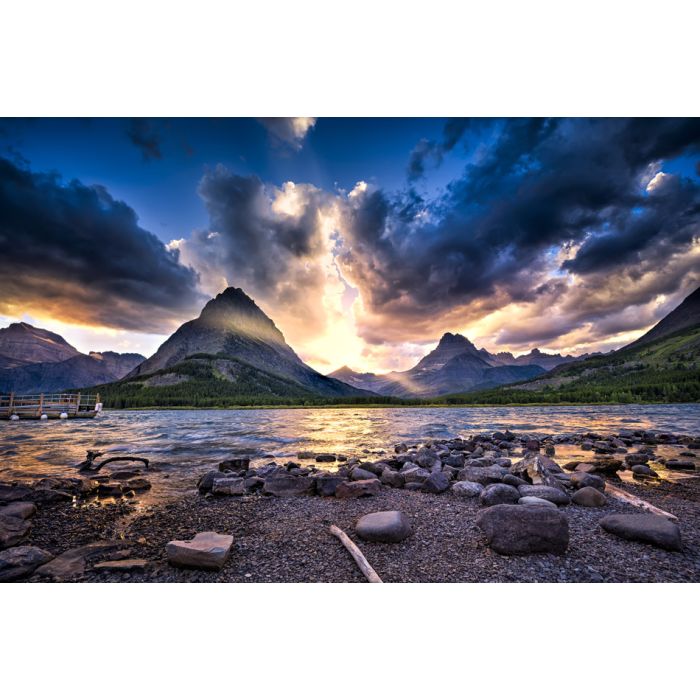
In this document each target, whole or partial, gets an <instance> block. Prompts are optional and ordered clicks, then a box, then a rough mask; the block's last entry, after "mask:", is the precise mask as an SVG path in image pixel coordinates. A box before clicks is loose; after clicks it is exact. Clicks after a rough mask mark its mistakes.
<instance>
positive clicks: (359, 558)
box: [330, 525, 383, 583]
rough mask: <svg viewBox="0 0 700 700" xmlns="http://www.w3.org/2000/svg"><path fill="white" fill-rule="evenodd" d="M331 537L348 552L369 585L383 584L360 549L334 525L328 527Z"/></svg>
mask: <svg viewBox="0 0 700 700" xmlns="http://www.w3.org/2000/svg"><path fill="white" fill-rule="evenodd" d="M330 532H331V535H335V536H336V537H337V538H338V539H339V540H340V541H341V542H342V543H343V546H344V547H345V549H347V550H348V552H350V554H351V555H352V558H353V559H354V560H355V563H356V564H357V566H358V567H360V571H362V573H363V574H364V575H365V577H366V579H367V580H368V581H369V582H370V583H383V581H382V580H381V579H380V578H379V575H378V574H377V572H376V571H375V570H374V569H373V568H372V567H371V566H370V564H369V562H368V561H367V560H366V559H365V555H364V554H362V552H361V551H360V548H359V547H358V546H357V545H356V544H355V543H354V542H353V541H352V540H351V539H350V538H349V537H348V536H347V535H346V534H345V533H344V532H343V531H342V530H341V529H340V528H339V527H336V526H335V525H331V527H330Z"/></svg>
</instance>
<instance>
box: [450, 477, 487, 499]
mask: <svg viewBox="0 0 700 700" xmlns="http://www.w3.org/2000/svg"><path fill="white" fill-rule="evenodd" d="M483 490H484V487H483V486H482V485H481V484H478V483H477V482H476V481H456V482H455V483H454V484H452V493H454V494H455V495H456V496H461V497H462V498H476V497H477V496H479V495H480V494H481V492H482V491H483Z"/></svg>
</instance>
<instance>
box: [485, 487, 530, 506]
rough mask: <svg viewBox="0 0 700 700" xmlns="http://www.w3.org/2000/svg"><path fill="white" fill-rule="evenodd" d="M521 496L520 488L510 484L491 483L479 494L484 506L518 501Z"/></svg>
mask: <svg viewBox="0 0 700 700" xmlns="http://www.w3.org/2000/svg"><path fill="white" fill-rule="evenodd" d="M519 498H520V494H519V493H518V489H516V488H514V487H513V486H508V484H490V485H489V486H487V487H486V488H485V489H484V490H483V491H482V492H481V495H480V496H479V502H480V503H481V505H482V506H487V507H488V506H495V505H498V504H500V503H517V502H518V499H519Z"/></svg>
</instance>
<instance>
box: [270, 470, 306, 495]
mask: <svg viewBox="0 0 700 700" xmlns="http://www.w3.org/2000/svg"><path fill="white" fill-rule="evenodd" d="M314 482H315V479H314V478H313V477H311V476H292V475H291V474H280V475H275V476H269V477H268V478H267V479H265V484H264V486H263V491H264V492H265V493H269V494H272V495H273V496H305V495H307V494H310V493H313V491H314Z"/></svg>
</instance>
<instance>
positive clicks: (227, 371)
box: [103, 287, 371, 405]
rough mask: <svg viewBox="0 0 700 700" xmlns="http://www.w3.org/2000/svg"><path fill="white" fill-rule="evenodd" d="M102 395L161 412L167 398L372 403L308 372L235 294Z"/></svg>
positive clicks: (217, 301) (215, 303)
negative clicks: (350, 399) (332, 399)
mask: <svg viewBox="0 0 700 700" xmlns="http://www.w3.org/2000/svg"><path fill="white" fill-rule="evenodd" d="M176 386H177V387H178V388H177V389H175V388H173V387H176ZM166 387H167V389H166ZM187 387H189V390H188V389H187ZM103 390H104V391H105V393H107V394H111V395H112V396H113V397H117V396H118V397H124V396H128V401H129V402H130V403H129V405H135V404H134V402H137V403H138V402H140V401H142V400H146V398H150V400H152V401H153V402H155V404H154V403H151V404H148V403H146V404H144V405H159V404H158V402H159V401H165V400H166V399H165V398H164V397H165V395H166V394H167V396H169V397H170V399H168V401H170V400H172V401H174V402H175V403H174V404H173V403H170V404H165V405H179V404H178V402H180V401H185V402H186V403H187V402H188V401H190V403H189V405H192V404H191V400H193V399H194V398H195V396H196V397H199V399H201V401H204V402H206V401H208V402H210V404H208V405H215V404H214V403H211V402H215V401H216V400H217V399H219V398H221V397H228V399H230V403H235V400H236V398H241V399H245V400H246V401H247V400H248V399H251V398H252V397H257V398H259V399H260V401H261V402H263V401H276V400H279V399H287V398H295V399H300V400H303V399H307V398H311V397H316V398H318V397H335V398H338V397H350V396H370V395H371V394H370V393H369V392H367V391H363V390H361V389H358V388H356V387H353V386H350V385H349V384H345V383H343V382H342V381H338V380H337V379H334V378H332V377H325V376H324V375H322V374H320V373H319V372H316V371H315V370H314V369H312V368H311V367H309V366H308V365H306V364H304V363H303V362H302V361H301V359H300V358H299V357H298V355H297V354H296V353H295V352H294V350H292V348H291V347H290V346H289V345H287V343H286V341H285V339H284V336H283V335H282V333H281V331H280V330H279V329H278V328H277V327H276V326H275V324H274V323H273V321H272V320H271V319H270V318H268V317H267V316H266V315H265V314H264V313H263V311H262V310H261V309H260V308H259V307H258V306H257V304H256V303H255V302H254V301H253V300H252V299H251V298H250V297H249V296H247V295H246V294H245V293H244V292H243V291H242V290H241V289H235V288H233V287H229V288H228V289H226V290H225V291H224V292H222V293H221V294H219V295H217V296H216V298H214V299H212V300H211V301H209V302H208V303H207V304H206V306H205V307H204V309H203V310H202V312H201V314H200V315H199V317H198V318H196V319H193V320H191V321H187V322H186V323H184V324H183V325H182V326H180V328H178V329H177V330H176V331H175V333H173V334H172V335H171V336H170V338H168V339H167V340H166V341H165V342H164V343H163V344H162V345H161V346H160V347H159V348H158V350H157V352H156V353H155V354H154V355H153V356H152V357H150V358H149V359H147V360H145V361H144V362H142V363H141V364H139V365H138V366H137V367H136V368H135V369H133V370H132V371H131V372H130V373H129V374H128V375H127V376H126V377H125V378H124V380H123V381H122V382H121V383H120V384H119V386H113V387H104V389H103ZM188 392H189V393H188ZM119 400H121V399H119ZM124 400H125V401H126V400H127V399H124ZM108 403H109V402H108ZM139 405H141V404H139Z"/></svg>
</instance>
